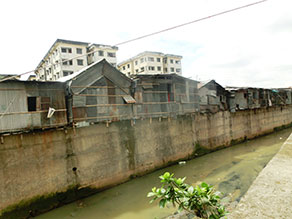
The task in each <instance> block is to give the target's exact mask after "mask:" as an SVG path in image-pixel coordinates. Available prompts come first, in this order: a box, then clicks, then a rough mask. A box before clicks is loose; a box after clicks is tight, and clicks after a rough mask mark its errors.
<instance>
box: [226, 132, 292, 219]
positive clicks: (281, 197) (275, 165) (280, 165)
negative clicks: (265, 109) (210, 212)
mask: <svg viewBox="0 0 292 219" xmlns="http://www.w3.org/2000/svg"><path fill="white" fill-rule="evenodd" d="M291 166H292V134H291V135H290V137H289V138H288V139H287V140H286V142H285V143H284V145H283V146H282V147H281V149H280V151H279V152H278V154H276V155H275V157H274V158H273V159H272V160H271V161H270V162H269V163H268V165H267V166H266V167H265V168H264V169H263V171H262V172H261V173H260V174H259V176H258V177H257V178H256V180H255V181H254V182H253V184H252V185H251V187H250V188H249V190H248V191H247V193H246V194H245V196H244V197H243V198H242V199H241V201H240V202H239V204H238V205H237V207H236V209H235V210H234V212H233V213H232V214H231V215H229V217H228V218H230V219H231V218H234V219H237V218H253V219H255V218H259V219H264V218H291V215H292V208H291V206H292V168H291Z"/></svg>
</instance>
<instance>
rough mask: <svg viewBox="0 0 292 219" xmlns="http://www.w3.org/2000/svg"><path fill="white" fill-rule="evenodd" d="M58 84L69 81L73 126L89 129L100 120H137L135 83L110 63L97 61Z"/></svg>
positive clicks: (70, 119) (70, 110) (68, 95)
mask: <svg viewBox="0 0 292 219" xmlns="http://www.w3.org/2000/svg"><path fill="white" fill-rule="evenodd" d="M58 81H64V82H66V86H67V105H68V114H69V122H70V123H73V124H76V125H77V126H87V125H90V124H91V123H95V122H99V121H105V120H108V121H111V120H121V119H130V118H132V117H133V114H132V103H135V100H134V99H133V97H132V96H131V83H132V80H131V79H130V78H128V77H127V76H125V75H124V74H123V73H121V72H120V71H118V70H117V69H116V68H115V67H113V66H112V65H111V64H109V63H108V62H107V61H106V60H102V61H99V62H95V63H93V64H91V65H89V66H87V67H85V68H83V69H82V70H80V71H78V72H75V73H73V74H72V75H69V76H66V77H64V78H60V79H59V80H58Z"/></svg>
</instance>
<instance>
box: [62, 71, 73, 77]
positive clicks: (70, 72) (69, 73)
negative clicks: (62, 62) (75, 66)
mask: <svg viewBox="0 0 292 219" xmlns="http://www.w3.org/2000/svg"><path fill="white" fill-rule="evenodd" d="M72 74H73V71H63V76H64V77H65V76H68V75H72Z"/></svg>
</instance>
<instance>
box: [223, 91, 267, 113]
mask: <svg viewBox="0 0 292 219" xmlns="http://www.w3.org/2000/svg"><path fill="white" fill-rule="evenodd" d="M226 90H228V91H229V93H230V94H229V97H228V102H229V109H230V111H231V112H235V111H236V110H244V109H255V108H260V107H262V105H264V104H266V103H269V99H265V98H269V94H268V93H266V92H265V91H263V90H262V91H261V90H260V89H259V88H250V87H227V88H226Z"/></svg>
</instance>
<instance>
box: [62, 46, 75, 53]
mask: <svg viewBox="0 0 292 219" xmlns="http://www.w3.org/2000/svg"><path fill="white" fill-rule="evenodd" d="M61 52H62V53H72V49H71V48H65V47H62V48H61Z"/></svg>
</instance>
